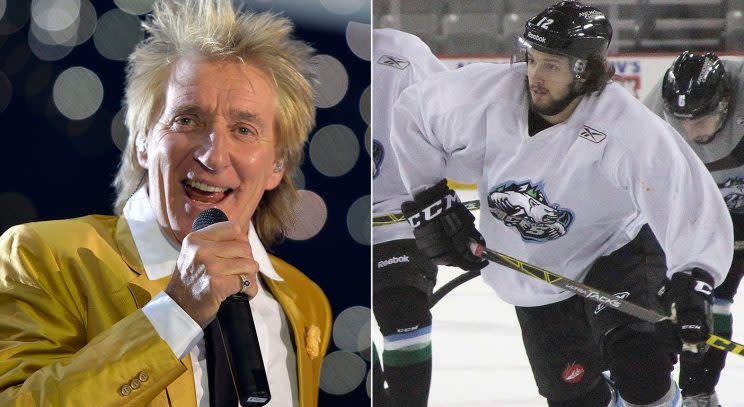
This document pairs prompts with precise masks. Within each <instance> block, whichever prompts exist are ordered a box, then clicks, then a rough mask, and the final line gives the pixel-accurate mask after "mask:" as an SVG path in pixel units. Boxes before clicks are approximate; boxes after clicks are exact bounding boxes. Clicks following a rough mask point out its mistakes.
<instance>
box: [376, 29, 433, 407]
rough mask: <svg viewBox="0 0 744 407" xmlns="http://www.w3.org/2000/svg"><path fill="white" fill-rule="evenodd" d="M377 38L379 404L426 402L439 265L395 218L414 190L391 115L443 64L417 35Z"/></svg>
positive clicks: (379, 34) (387, 32) (386, 32)
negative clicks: (395, 144) (395, 147)
mask: <svg viewBox="0 0 744 407" xmlns="http://www.w3.org/2000/svg"><path fill="white" fill-rule="evenodd" d="M373 39H374V42H373V44H374V47H373V63H374V64H373V68H372V69H373V73H374V86H375V87H374V92H373V93H374V105H375V108H374V113H373V121H374V126H372V134H373V138H374V141H373V159H374V169H373V179H374V180H373V191H374V192H373V197H374V198H373V204H372V214H373V217H374V218H375V222H374V224H375V226H374V228H373V231H372V242H373V256H372V258H373V281H374V283H373V289H374V300H373V310H374V313H375V318H376V319H377V323H378V325H379V327H380V331H381V333H382V335H383V338H384V349H383V354H382V359H383V364H384V372H382V371H380V370H379V369H378V370H376V371H375V374H374V389H375V392H374V403H375V406H377V407H380V406H406V407H419V406H422V407H425V406H426V404H427V400H428V396H429V386H430V384H431V365H432V363H431V339H430V332H431V312H430V311H429V300H430V297H431V295H432V290H433V288H434V284H435V282H436V273H437V267H436V266H435V265H434V264H433V263H432V262H431V260H429V258H428V257H426V256H425V255H424V254H422V253H421V252H420V251H419V250H418V248H417V247H416V244H415V243H414V240H413V231H412V229H411V226H410V225H408V223H406V222H401V221H400V220H401V219H399V218H396V215H394V214H398V217H399V216H400V205H401V204H402V203H403V201H405V200H406V199H407V198H408V192H407V191H406V188H405V186H404V185H403V182H402V181H401V179H400V172H399V171H398V162H397V161H396V159H395V155H393V153H392V151H391V149H390V113H391V110H392V107H393V104H394V103H395V100H396V99H397V98H398V96H399V95H400V93H401V92H402V91H403V90H404V89H405V88H406V87H408V86H409V85H411V84H412V83H415V82H418V81H420V80H421V79H423V78H426V77H428V76H430V75H431V74H433V73H437V72H442V71H444V70H445V67H444V65H443V64H442V63H441V62H440V61H439V60H438V59H437V58H436V57H435V56H434V55H433V54H432V53H431V50H430V49H429V47H428V46H427V45H426V44H424V43H423V42H422V41H421V40H420V39H419V38H418V37H416V36H413V35H411V34H407V33H404V32H400V31H396V30H392V29H377V30H374V34H373ZM391 214H392V215H391ZM376 355H377V354H376V352H375V356H376ZM376 362H377V361H376ZM378 363H379V362H377V363H375V366H376V367H377V366H379V365H378ZM383 381H385V382H387V389H384V388H383Z"/></svg>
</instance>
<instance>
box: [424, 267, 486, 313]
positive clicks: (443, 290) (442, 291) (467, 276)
mask: <svg viewBox="0 0 744 407" xmlns="http://www.w3.org/2000/svg"><path fill="white" fill-rule="evenodd" d="M479 275H481V272H480V270H473V271H468V272H465V273H462V274H460V275H459V276H457V277H455V278H453V279H452V280H450V281H448V282H447V283H446V284H444V285H443V286H441V287H439V289H438V290H437V291H435V292H434V294H433V295H432V296H431V301H429V308H430V309H431V308H434V306H435V305H437V303H438V302H439V300H441V299H442V298H443V297H444V296H445V295H447V294H448V293H449V292H450V291H452V290H454V289H455V288H457V287H458V286H460V285H462V284H463V283H466V282H468V281H470V280H472V279H474V278H476V277H478V276H479Z"/></svg>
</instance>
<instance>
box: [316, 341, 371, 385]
mask: <svg viewBox="0 0 744 407" xmlns="http://www.w3.org/2000/svg"><path fill="white" fill-rule="evenodd" d="M366 373H367V364H366V363H365V362H364V360H362V358H361V357H359V355H356V354H354V353H351V352H346V351H335V352H332V353H330V354H328V355H327V356H326V357H325V359H324V360H323V366H322V367H321V369H320V388H321V390H323V391H324V392H326V393H330V394H336V395H341V394H346V393H349V392H351V391H352V390H354V389H356V388H357V387H358V386H359V384H360V383H361V382H362V380H364V375H365V374H366Z"/></svg>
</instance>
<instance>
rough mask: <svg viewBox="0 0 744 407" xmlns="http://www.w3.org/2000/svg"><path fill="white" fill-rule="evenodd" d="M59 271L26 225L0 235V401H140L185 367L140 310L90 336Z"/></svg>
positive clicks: (82, 307) (80, 306) (81, 302)
mask: <svg viewBox="0 0 744 407" xmlns="http://www.w3.org/2000/svg"><path fill="white" fill-rule="evenodd" d="M61 274H63V273H61V272H60V262H59V259H58V258H57V257H56V253H55V252H53V251H52V250H51V248H50V247H49V245H47V244H45V242H44V240H43V239H42V238H41V237H40V236H39V235H38V234H37V233H36V232H34V231H33V230H32V229H31V228H29V227H27V226H20V227H14V228H12V229H10V230H8V231H7V232H6V233H5V234H4V235H3V236H2V237H1V238H0V315H1V316H2V317H1V318H0V406H86V405H96V406H115V405H116V406H118V405H143V404H145V403H147V402H148V401H150V400H152V399H153V398H155V397H156V396H157V395H158V393H160V392H162V391H163V390H164V389H165V387H166V386H167V385H168V384H169V383H171V382H172V381H173V380H175V379H176V378H177V377H178V376H179V375H180V374H182V373H183V372H184V371H185V370H186V368H185V366H184V365H183V364H182V363H181V361H179V360H178V359H177V358H176V357H175V355H174V354H173V352H172V351H171V350H170V348H169V347H168V344H167V343H166V342H165V341H163V340H162V339H161V338H160V337H159V335H158V333H157V332H156V331H155V329H154V328H153V326H152V325H151V323H150V322H149V320H148V319H147V317H146V316H145V315H144V313H143V312H142V311H136V312H134V313H132V314H130V315H128V316H126V317H124V318H123V319H121V320H119V321H118V322H117V323H115V324H114V325H113V326H111V327H110V328H109V329H107V330H105V331H103V332H101V333H100V334H98V335H96V336H94V337H89V335H88V333H87V329H86V325H87V324H86V322H87V315H88V313H89V312H95V310H94V309H89V308H88V307H87V304H86V299H85V298H79V296H76V295H74V293H73V292H74V291H76V290H75V289H74V288H71V287H73V286H74V284H76V283H77V284H81V282H80V281H69V280H67V279H64V278H61V277H59V276H60V275H61ZM100 295H108V293H100ZM135 379H136V380H135Z"/></svg>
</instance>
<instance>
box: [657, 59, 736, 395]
mask: <svg viewBox="0 0 744 407" xmlns="http://www.w3.org/2000/svg"><path fill="white" fill-rule="evenodd" d="M743 100H744V62H742V61H723V60H720V59H718V57H717V56H716V55H715V54H713V53H708V54H705V55H702V54H694V53H691V52H688V51H685V52H683V53H682V54H681V55H679V56H678V57H677V58H676V59H675V61H674V63H673V64H672V66H671V67H670V68H669V69H668V70H667V72H666V74H665V75H664V78H662V80H661V81H659V83H658V84H657V85H656V86H655V87H654V88H653V89H652V90H651V93H649V95H648V96H647V97H646V100H645V101H644V102H645V104H646V106H648V107H649V108H650V109H651V110H652V111H654V113H656V114H658V115H659V116H661V117H662V118H664V119H666V120H667V121H668V122H669V123H670V124H671V125H672V126H673V127H674V128H675V129H676V130H677V131H678V132H679V133H680V134H682V136H683V137H684V139H685V140H686V141H687V143H689V145H690V147H692V150H693V151H694V152H695V153H696V154H697V155H698V157H700V159H701V160H702V161H703V162H704V163H705V166H706V167H707V168H708V170H709V171H710V173H711V174H712V175H713V179H714V180H715V181H716V183H718V187H719V188H720V191H721V194H722V195H723V198H724V200H725V202H726V205H727V206H728V210H729V212H730V213H731V218H732V221H733V224H734V240H737V241H741V240H744V103H742V102H741V101H743ZM743 273H744V252H742V251H737V252H735V253H734V259H733V262H732V264H731V268H730V269H729V272H728V275H727V276H726V279H725V280H723V283H722V284H721V285H720V286H718V287H716V289H715V290H714V291H713V307H712V311H713V321H714V324H713V325H714V328H713V331H714V333H715V334H716V335H718V336H721V337H723V338H731V332H732V329H731V325H732V317H731V304H732V303H733V301H734V295H735V294H736V290H737V288H738V287H739V282H740V281H741V278H742V274H743ZM725 362H726V352H724V351H721V350H718V349H710V350H709V351H708V352H707V354H706V355H705V358H704V359H703V360H702V361H701V362H698V363H691V362H688V361H686V360H682V362H681V366H680V377H679V386H680V388H682V395H683V396H684V405H685V406H686V407H688V406H689V407H708V406H711V407H716V406H718V397H717V396H716V393H715V387H716V384H717V383H718V379H719V377H720V375H721V370H723V366H724V364H725Z"/></svg>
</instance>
